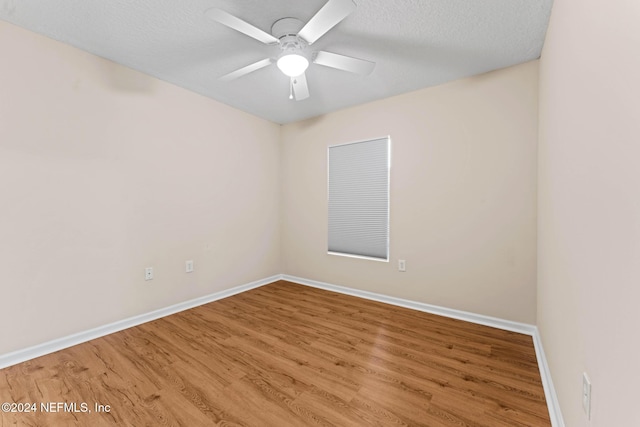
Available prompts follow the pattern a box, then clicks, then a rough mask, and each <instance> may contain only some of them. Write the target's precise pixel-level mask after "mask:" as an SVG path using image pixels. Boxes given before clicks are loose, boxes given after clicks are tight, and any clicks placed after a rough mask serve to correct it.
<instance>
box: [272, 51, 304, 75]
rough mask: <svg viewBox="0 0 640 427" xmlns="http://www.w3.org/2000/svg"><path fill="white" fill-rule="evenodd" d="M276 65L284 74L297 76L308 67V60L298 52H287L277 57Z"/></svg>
mask: <svg viewBox="0 0 640 427" xmlns="http://www.w3.org/2000/svg"><path fill="white" fill-rule="evenodd" d="M276 65H277V66H278V68H279V69H280V71H282V72H283V73H284V74H285V75H287V76H289V77H298V76H299V75H301V74H302V73H304V72H305V71H306V70H307V67H309V60H308V59H307V58H305V57H304V56H302V55H300V54H298V53H287V54H285V55H282V56H281V57H280V58H278V62H276Z"/></svg>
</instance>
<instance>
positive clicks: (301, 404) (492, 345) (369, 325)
mask: <svg viewBox="0 0 640 427" xmlns="http://www.w3.org/2000/svg"><path fill="white" fill-rule="evenodd" d="M1 402H15V403H36V404H37V405H38V406H37V411H36V412H35V413H34V412H31V413H20V414H16V413H3V412H0V417H1V418H0V426H2V427H4V426H12V425H20V426H66V425H82V426H109V425H123V426H165V425H167V426H169V425H176V426H208V425H223V426H278V427H282V426H403V425H406V426H473V427H480V426H487V427H502V426H509V427H513V426H527V427H532V426H550V425H551V424H550V421H549V416H548V412H547V406H546V403H545V398H544V392H543V389H542V385H541V380H540V375H539V372H538V366H537V363H536V357H535V352H534V348H533V343H532V339H531V337H529V336H525V335H521V334H517V333H512V332H506V331H502V330H498V329H494V328H489V327H485V326H479V325H475V324H471V323H467V322H462V321H458V320H452V319H447V318H444V317H440V316H435V315H431V314H426V313H422V312H418V311H413V310H408V309H404V308H399V307H394V306H390V305H385V304H381V303H377V302H373V301H368V300H363V299H359V298H355V297H350V296H346V295H341V294H336V293H333V292H327V291H324V290H319V289H314V288H309V287H306V286H302V285H297V284H293V283H289V282H284V281H281V282H276V283H273V284H270V285H267V286H263V287H261V288H258V289H254V290H252V291H248V292H245V293H242V294H239V295H235V296H232V297H229V298H226V299H224V300H220V301H216V302H213V303H210V304H207V305H204V306H201V307H197V308H195V309H192V310H188V311H184V312H182V313H178V314H175V315H173V316H169V317H165V318H163V319H159V320H156V321H153V322H150V323H146V324H143V325H140V326H137V327H134V328H131V329H127V330H125V331H122V332H118V333H115V334H112V335H109V336H106V337H103V338H99V339H95V340H93V341H89V342H87V343H84V344H80V345H77V346H75V347H72V348H69V349H66V350H62V351H59V352H56V353H54V354H50V355H47V356H43V357H40V358H38V359H34V360H32V361H29V362H25V363H22V364H19V365H15V366H12V367H9V368H6V369H3V370H0V403H1ZM48 402H54V403H55V402H62V403H63V404H64V403H67V405H68V407H67V408H66V411H65V408H64V406H62V407H58V406H56V405H55V404H54V405H52V406H53V407H54V408H55V409H57V410H58V411H59V412H43V411H42V409H41V407H40V405H41V404H43V403H45V404H47V403H48ZM73 403H75V404H76V408H73V406H69V404H73ZM83 403H84V404H86V405H87V406H86V407H84V406H83V405H82V404H83ZM95 404H102V405H109V406H110V410H109V411H108V412H106V411H104V412H96V407H95ZM74 409H75V411H74ZM83 409H88V410H91V412H88V411H87V412H83Z"/></svg>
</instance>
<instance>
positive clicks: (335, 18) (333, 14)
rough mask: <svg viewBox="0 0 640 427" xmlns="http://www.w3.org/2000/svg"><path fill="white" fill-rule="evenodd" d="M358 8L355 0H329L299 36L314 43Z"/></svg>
mask: <svg viewBox="0 0 640 427" xmlns="http://www.w3.org/2000/svg"><path fill="white" fill-rule="evenodd" d="M355 9H356V4H355V3H354V2H353V0H329V1H328V2H327V3H326V4H325V5H324V6H322V9H320V10H319V11H318V13H316V14H315V15H314V16H313V18H311V20H309V22H307V24H306V25H305V26H304V27H302V29H301V30H300V32H299V33H298V36H300V37H302V38H303V39H304V40H305V41H306V42H307V43H309V44H313V43H314V42H315V41H316V40H318V39H319V38H320V37H322V36H323V35H325V33H326V32H327V31H329V30H330V29H332V28H333V27H335V26H336V25H337V24H338V23H339V22H340V21H342V20H343V19H344V18H346V17H347V16H348V15H349V14H350V13H351V12H353V11H354V10H355Z"/></svg>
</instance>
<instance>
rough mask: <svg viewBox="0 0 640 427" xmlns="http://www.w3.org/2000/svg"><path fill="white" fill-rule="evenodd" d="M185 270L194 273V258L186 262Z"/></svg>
mask: <svg viewBox="0 0 640 427" xmlns="http://www.w3.org/2000/svg"><path fill="white" fill-rule="evenodd" d="M184 271H186V272H187V273H193V260H192V259H190V260H189V261H187V262H185V269H184Z"/></svg>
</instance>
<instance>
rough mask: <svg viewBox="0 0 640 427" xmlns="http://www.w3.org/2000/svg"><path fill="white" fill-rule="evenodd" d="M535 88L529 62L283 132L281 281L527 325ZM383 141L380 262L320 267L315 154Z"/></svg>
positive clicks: (531, 305) (319, 168) (320, 200)
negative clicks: (384, 215)
mask: <svg viewBox="0 0 640 427" xmlns="http://www.w3.org/2000/svg"><path fill="white" fill-rule="evenodd" d="M537 81H538V63H537V61H535V62H530V63H527V64H523V65H520V66H517V67H512V68H509V69H505V70H501V71H496V72H492V73H488V74H485V75H482V76H478V77H474V78H471V79H466V80H461V81H457V82H453V83H450V84H446V85H443V86H438V87H434V88H429V89H424V90H420V91H417V92H412V93H408V94H405V95H401V96H397V97H393V98H389V99H385V100H382V101H377V102H373V103H370V104H366V105H362V106H358V107H355V108H351V109H348V110H343V111H340V112H336V113H332V114H328V115H326V116H322V117H318V118H315V119H311V120H307V121H304V122H299V123H295V124H291V125H287V126H284V127H283V131H282V142H283V148H282V149H283V153H282V197H283V211H282V212H283V221H284V224H285V225H286V226H285V227H283V238H282V253H283V265H284V273H287V274H291V275H295V276H300V277H304V278H308V279H314V280H319V281H324V282H329V283H333V284H338V285H344V286H349V287H353V288H357V289H362V290H367V291H372V292H378V293H382V294H386V295H391V296H395V297H401V298H407V299H411V300H415V301H422V302H426V303H430V304H436V305H441V306H445V307H449V308H455V309H459V310H466V311H471V312H475V313H480V314H485V315H489V316H496V317H500V318H504V319H510V320H514V321H521V322H527V323H535V320H536V319H535V315H536V314H535V312H536V301H535V299H536V290H535V284H536V215H535V210H536V141H537V108H538V104H537V94H538V87H537ZM385 135H391V139H392V171H391V233H390V236H391V237H390V239H391V240H390V241H391V250H390V254H391V255H390V256H391V262H390V263H384V262H378V261H369V260H361V259H353V258H345V257H340V256H335V255H327V253H326V252H327V164H326V159H327V153H326V151H327V146H329V145H333V144H340V143H345V142H350V141H357V140H362V139H367V138H375V137H380V136H385ZM398 259H406V260H407V272H406V273H399V272H398V271H397V262H398Z"/></svg>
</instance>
